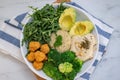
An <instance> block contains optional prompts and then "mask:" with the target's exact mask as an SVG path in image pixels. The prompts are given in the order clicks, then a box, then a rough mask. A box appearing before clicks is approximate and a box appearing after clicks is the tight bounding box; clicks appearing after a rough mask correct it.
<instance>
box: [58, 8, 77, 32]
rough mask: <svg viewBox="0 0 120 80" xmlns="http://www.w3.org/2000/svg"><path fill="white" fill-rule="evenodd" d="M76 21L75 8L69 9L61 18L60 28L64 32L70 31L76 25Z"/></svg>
mask: <svg viewBox="0 0 120 80" xmlns="http://www.w3.org/2000/svg"><path fill="white" fill-rule="evenodd" d="M75 19H76V12H75V10H74V8H71V7H70V8H67V9H65V10H64V12H63V13H62V14H61V16H60V18H59V26H60V28H61V29H62V30H66V31H69V30H70V29H71V27H72V26H73V25H74V23H75Z"/></svg>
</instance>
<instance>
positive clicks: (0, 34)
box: [0, 2, 113, 80]
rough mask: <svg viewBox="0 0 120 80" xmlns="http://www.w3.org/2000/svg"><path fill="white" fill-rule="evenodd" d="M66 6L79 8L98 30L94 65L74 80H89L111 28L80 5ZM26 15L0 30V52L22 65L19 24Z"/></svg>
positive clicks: (14, 19) (102, 51) (10, 21)
mask: <svg viewBox="0 0 120 80" xmlns="http://www.w3.org/2000/svg"><path fill="white" fill-rule="evenodd" d="M67 4H70V5H73V6H76V7H78V8H80V10H82V11H83V12H85V13H86V14H87V16H89V17H90V19H92V20H93V22H94V23H95V26H96V28H97V30H98V36H99V51H98V55H97V57H96V59H95V61H94V63H93V64H92V65H91V66H90V67H89V69H88V70H87V71H86V72H85V73H84V74H83V75H81V76H79V78H78V79H76V80H89V79H90V75H91V74H92V73H93V71H94V69H95V67H96V66H97V64H98V63H99V61H100V60H101V59H102V57H103V55H104V52H105V51H106V46H107V44H108V42H109V40H110V36H111V34H112V32H113V28H112V27H111V26H110V25H108V24H106V23H105V22H103V21H102V20H100V19H98V18H97V17H95V16H94V15H92V14H91V13H89V12H88V11H87V10H85V9H84V8H82V7H81V6H80V5H78V4H76V3H74V2H69V3H67ZM27 14H28V13H27V12H26V13H23V14H21V15H18V16H16V17H14V18H12V19H10V20H7V21H5V22H4V26H3V27H2V28H0V51H1V52H3V53H6V54H8V55H11V56H12V57H14V58H16V59H18V60H19V61H22V62H23V63H24V60H23V58H22V55H21V52H20V34H21V30H22V26H21V24H24V23H23V22H25V21H26V16H27Z"/></svg>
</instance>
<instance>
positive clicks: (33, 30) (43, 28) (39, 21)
mask: <svg viewBox="0 0 120 80" xmlns="http://www.w3.org/2000/svg"><path fill="white" fill-rule="evenodd" d="M30 8H31V9H33V14H32V15H30V17H31V21H30V22H29V23H27V24H26V25H25V27H24V31H23V35H24V38H23V43H29V42H30V41H39V42H41V43H49V41H50V36H51V33H53V32H56V31H57V30H59V29H60V27H59V24H58V20H59V17H60V15H61V13H62V12H63V11H64V9H66V7H64V6H63V5H62V4H61V5H59V6H58V7H57V8H54V7H53V6H52V5H49V4H47V5H46V6H44V7H43V8H42V9H40V10H39V9H38V8H34V7H30Z"/></svg>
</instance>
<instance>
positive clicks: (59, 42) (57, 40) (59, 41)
mask: <svg viewBox="0 0 120 80" xmlns="http://www.w3.org/2000/svg"><path fill="white" fill-rule="evenodd" d="M60 45H62V36H61V35H58V36H57V37H56V41H55V43H54V47H58V46H60Z"/></svg>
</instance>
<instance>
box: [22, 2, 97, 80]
mask: <svg viewBox="0 0 120 80" xmlns="http://www.w3.org/2000/svg"><path fill="white" fill-rule="evenodd" d="M31 8H32V9H33V11H32V13H30V14H29V17H27V18H28V19H27V20H28V21H26V23H25V26H24V27H23V30H22V33H21V41H20V42H21V43H20V45H21V53H22V56H23V58H24V60H25V62H26V64H27V65H28V67H29V68H30V69H31V70H32V71H33V72H34V73H36V74H37V75H38V76H41V77H42V78H44V79H46V80H74V79H75V78H78V77H79V76H81V75H82V74H84V73H85V72H86V71H87V70H88V69H89V67H90V66H91V65H92V64H93V62H94V61H95V59H96V56H97V51H98V42H99V41H98V36H97V34H98V33H97V29H96V27H95V26H94V23H93V22H92V20H91V19H90V18H89V17H88V16H87V15H86V13H84V12H83V11H81V10H80V9H79V8H77V7H74V6H72V5H69V4H54V5H49V4H46V5H45V6H43V7H41V8H34V7H31Z"/></svg>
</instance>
